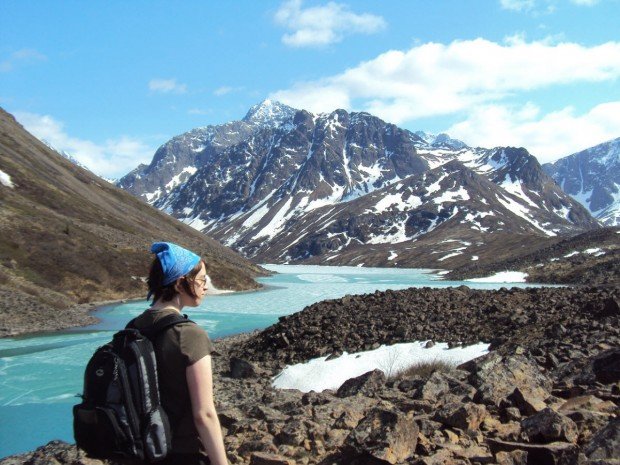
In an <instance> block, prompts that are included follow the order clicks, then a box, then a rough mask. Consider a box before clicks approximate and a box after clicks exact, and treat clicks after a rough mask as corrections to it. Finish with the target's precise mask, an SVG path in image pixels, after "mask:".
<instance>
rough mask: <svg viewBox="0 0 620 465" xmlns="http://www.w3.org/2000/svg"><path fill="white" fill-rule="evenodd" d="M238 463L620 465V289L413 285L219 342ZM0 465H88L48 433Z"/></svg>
mask: <svg viewBox="0 0 620 465" xmlns="http://www.w3.org/2000/svg"><path fill="white" fill-rule="evenodd" d="M426 339H432V340H434V341H447V342H451V343H452V345H457V344H460V343H469V342H477V341H480V340H482V341H486V342H491V347H492V350H491V352H490V353H489V354H488V355H485V356H483V357H480V358H478V359H476V360H473V361H470V362H467V363H465V364H463V365H461V366H459V367H438V368H437V369H436V370H432V369H431V370H420V369H418V370H412V371H410V372H406V373H400V374H397V375H395V376H391V377H390V378H386V377H385V375H384V373H382V372H380V371H374V372H370V373H367V374H365V375H363V376H361V377H359V378H355V379H352V380H349V381H347V382H346V383H345V384H344V385H343V386H342V387H341V388H340V389H339V390H338V391H324V392H322V393H315V392H310V393H306V394H304V393H301V392H299V391H295V390H276V389H274V388H272V387H271V385H270V384H271V377H272V376H273V375H274V374H276V373H277V372H278V371H279V370H280V369H281V368H282V367H283V366H284V365H285V364H287V363H290V362H296V361H303V360H307V359H309V358H311V357H315V356H318V355H327V354H336V355H337V354H338V353H339V351H343V350H347V351H357V350H365V349H370V348H373V347H376V346H378V345H379V344H387V343H389V344H391V343H395V342H401V341H412V340H426ZM216 349H217V351H218V352H219V354H220V355H219V356H217V357H214V361H215V363H214V371H215V384H216V398H217V402H218V412H219V415H220V420H221V423H222V427H223V428H224V432H225V443H226V448H227V451H228V456H229V459H230V461H231V463H235V464H237V463H238V464H254V465H259V464H271V465H280V464H282V465H286V464H309V463H310V464H322V465H327V464H416V465H431V464H437V465H439V464H448V465H450V464H453V465H468V464H472V465H473V464H497V465H513V464H514V465H516V464H591V465H595V464H597V465H603V464H618V463H620V417H619V416H618V414H619V413H620V407H619V406H620V291H619V290H618V289H617V288H583V289H568V288H532V289H516V288H513V289H500V290H498V291H477V290H471V289H468V288H465V287H463V288H457V289H443V290H441V289H429V288H424V289H409V290H404V291H386V292H376V293H374V294H368V295H365V296H352V297H345V298H343V299H338V300H332V301H326V302H321V303H318V304H315V305H313V306H311V307H308V308H307V309H305V310H304V311H302V312H300V313H297V314H295V315H291V316H288V317H284V318H282V319H281V321H280V322H279V323H278V324H276V325H274V326H272V327H270V328H268V329H267V330H265V331H263V332H260V333H255V334H246V335H240V336H235V337H231V338H227V339H223V340H220V341H217V342H216ZM0 463H1V464H3V465H9V464H11V465H13V464H17V463H26V464H69V463H71V464H91V465H96V464H100V463H101V462H99V461H97V460H93V459H89V458H87V457H85V456H84V455H83V453H82V452H80V451H77V450H76V449H75V446H72V445H68V444H65V443H61V442H52V443H49V444H47V445H46V446H43V447H41V448H40V449H38V450H37V451H35V452H32V453H29V454H24V455H21V456H14V457H9V458H6V459H4V460H2V461H0Z"/></svg>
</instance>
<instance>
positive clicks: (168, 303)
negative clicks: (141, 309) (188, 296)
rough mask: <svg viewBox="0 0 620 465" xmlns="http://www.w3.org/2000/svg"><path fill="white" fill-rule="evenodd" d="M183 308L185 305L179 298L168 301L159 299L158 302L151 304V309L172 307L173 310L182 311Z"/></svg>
mask: <svg viewBox="0 0 620 465" xmlns="http://www.w3.org/2000/svg"><path fill="white" fill-rule="evenodd" d="M182 308H183V306H182V305H181V303H180V302H179V299H173V300H168V301H163V300H161V299H159V300H158V301H157V302H155V303H153V305H151V310H163V309H171V310H176V311H177V312H179V313H181V309H182Z"/></svg>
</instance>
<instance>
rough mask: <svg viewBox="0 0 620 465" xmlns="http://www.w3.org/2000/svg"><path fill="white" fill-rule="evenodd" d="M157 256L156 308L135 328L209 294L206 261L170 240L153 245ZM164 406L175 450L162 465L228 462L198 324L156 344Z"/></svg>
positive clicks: (151, 283)
mask: <svg viewBox="0 0 620 465" xmlns="http://www.w3.org/2000/svg"><path fill="white" fill-rule="evenodd" d="M151 252H153V253H154V254H155V255H156V257H155V259H154V260H153V263H152V265H151V270H150V273H149V277H148V288H149V294H148V297H147V299H150V298H151V296H152V298H153V304H152V305H151V307H150V308H149V309H148V310H146V311H145V312H144V313H143V314H142V315H140V316H138V317H137V318H136V319H135V321H134V324H135V326H136V327H137V328H138V329H142V328H148V327H150V326H152V325H153V324H155V323H156V322H157V321H159V320H160V319H161V318H163V317H165V316H167V315H170V314H174V313H175V312H178V313H180V312H181V310H182V309H183V307H196V306H198V305H199V304H200V302H201V301H202V298H203V297H204V296H205V294H206V291H207V271H206V268H205V262H204V261H203V260H202V259H201V258H200V257H199V256H198V255H196V254H194V253H193V252H190V251H189V250H186V249H184V248H182V247H179V246H178V245H176V244H172V243H170V242H156V243H154V244H153V245H152V247H151ZM154 348H155V353H156V355H157V363H158V368H157V369H158V373H159V386H160V391H161V403H162V406H163V407H164V409H165V411H166V413H167V414H168V418H169V420H170V426H171V428H172V451H171V453H170V454H169V455H168V457H166V459H164V461H163V462H160V463H161V464H162V465H177V464H184V465H192V464H196V465H198V464H208V463H211V464H212V465H225V464H228V461H227V459H226V452H225V449H224V441H223V438H222V429H221V427H220V422H219V419H218V417H217V412H216V411H215V405H214V402H213V377H212V369H211V355H210V354H211V352H212V351H213V346H212V344H211V341H210V340H209V337H208V336H207V333H206V332H205V331H204V330H203V329H202V328H200V327H199V326H198V325H196V324H194V323H192V322H189V321H188V322H187V323H184V322H182V323H179V324H177V325H175V326H173V327H171V328H169V329H167V330H166V331H164V332H162V333H161V334H160V335H159V336H158V337H157V339H156V340H155V341H154Z"/></svg>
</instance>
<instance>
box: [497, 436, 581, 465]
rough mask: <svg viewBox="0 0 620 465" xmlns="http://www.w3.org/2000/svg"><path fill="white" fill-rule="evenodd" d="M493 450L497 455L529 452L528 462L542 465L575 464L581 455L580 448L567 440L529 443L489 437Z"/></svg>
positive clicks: (521, 454) (522, 454)
mask: <svg viewBox="0 0 620 465" xmlns="http://www.w3.org/2000/svg"><path fill="white" fill-rule="evenodd" d="M487 444H488V445H489V448H490V449H491V452H493V454H494V455H495V457H496V460H497V457H498V455H502V456H503V455H504V454H499V453H500V452H508V453H513V454H514V452H515V451H521V452H519V453H518V454H519V456H521V457H522V458H523V456H524V455H525V454H527V456H526V457H527V462H526V463H527V464H528V465H529V464H540V465H543V464H544V465H575V464H576V463H577V458H578V456H579V449H578V448H577V446H576V445H575V444H570V443H567V442H554V443H550V444H528V443H525V442H509V441H500V440H499V439H487ZM504 463H505V462H504Z"/></svg>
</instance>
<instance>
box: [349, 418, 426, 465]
mask: <svg viewBox="0 0 620 465" xmlns="http://www.w3.org/2000/svg"><path fill="white" fill-rule="evenodd" d="M418 433H419V429H418V425H417V424H416V422H415V421H414V420H413V419H412V418H410V417H408V416H406V415H404V414H402V413H401V412H394V411H391V410H386V409H383V408H375V409H373V410H371V411H370V412H369V413H368V415H366V417H365V418H364V419H363V420H362V421H361V422H360V423H359V424H358V425H357V427H355V429H353V430H352V431H351V433H350V434H349V436H348V437H347V439H346V440H345V443H344V447H343V452H344V455H345V456H346V457H348V458H349V459H356V458H357V459H362V460H363V463H367V464H377V465H385V464H395V463H399V462H404V461H405V460H407V459H408V458H410V457H411V456H412V455H413V454H414V452H415V448H416V445H417V443H418Z"/></svg>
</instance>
